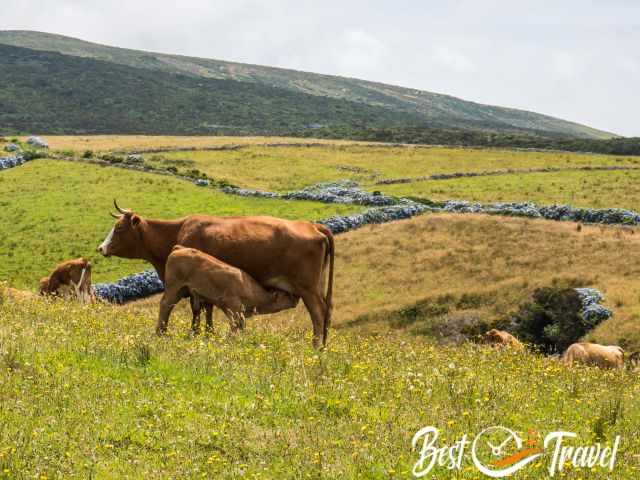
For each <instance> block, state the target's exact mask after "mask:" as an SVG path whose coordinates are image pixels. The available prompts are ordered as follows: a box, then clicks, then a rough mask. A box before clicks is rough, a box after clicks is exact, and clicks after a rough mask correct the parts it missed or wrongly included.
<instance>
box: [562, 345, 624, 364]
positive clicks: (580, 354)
mask: <svg viewBox="0 0 640 480" xmlns="http://www.w3.org/2000/svg"><path fill="white" fill-rule="evenodd" d="M562 359H563V361H564V364H565V365H566V366H568V367H570V366H572V365H573V364H574V363H584V364H586V365H594V366H597V367H601V368H623V367H624V350H623V349H622V348H620V347H618V346H616V345H598V344H597V343H574V344H572V345H571V346H570V347H569V348H567V351H566V352H564V355H563V356H562Z"/></svg>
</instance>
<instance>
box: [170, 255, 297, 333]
mask: <svg viewBox="0 0 640 480" xmlns="http://www.w3.org/2000/svg"><path fill="white" fill-rule="evenodd" d="M164 281H165V291H164V295H163V296H162V299H161V300H160V314H159V316H158V325H157V331H158V333H162V332H164V331H166V329H167V324H168V322H169V316H170V315H171V311H172V310H173V307H174V306H175V305H176V304H177V303H178V302H179V301H180V300H181V299H182V298H186V297H191V299H192V306H194V307H195V308H196V309H199V308H200V304H201V303H207V304H210V305H213V306H214V307H218V308H219V309H221V310H222V311H223V312H224V314H225V315H226V316H227V318H228V319H229V322H230V324H231V330H232V331H233V332H236V331H237V330H238V329H240V330H242V329H244V321H245V319H246V318H249V317H251V316H253V315H255V314H265V313H275V312H279V311H281V310H286V309H288V308H293V307H295V306H296V305H297V303H298V301H299V300H300V297H298V296H295V295H291V294H290V293H288V292H285V291H283V290H275V289H266V288H264V287H262V286H261V285H260V284H259V283H258V282H256V281H255V280H254V279H253V278H252V277H251V276H250V275H249V274H248V273H246V272H244V271H243V270H240V269H239V268H236V267H233V266H231V265H229V264H228V263H225V262H222V261H220V260H218V259H217V258H215V257H212V256H211V255H208V254H206V253H203V252H201V251H200V250H196V249H195V248H187V247H183V246H181V245H176V246H175V247H173V249H172V250H171V254H170V255H169V258H168V259H167V264H166V266H165V277H164Z"/></svg>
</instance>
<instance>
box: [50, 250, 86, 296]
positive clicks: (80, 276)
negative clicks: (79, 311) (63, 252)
mask: <svg viewBox="0 0 640 480" xmlns="http://www.w3.org/2000/svg"><path fill="white" fill-rule="evenodd" d="M40 295H59V296H66V295H71V296H74V297H76V298H77V299H78V300H80V301H82V302H89V301H90V300H91V263H89V261H88V260H86V259H84V258H76V259H75V260H67V261H66V262H63V263H61V264H59V265H58V266H57V267H56V269H55V270H54V271H53V273H52V274H51V275H49V276H48V277H44V278H43V279H41V280H40Z"/></svg>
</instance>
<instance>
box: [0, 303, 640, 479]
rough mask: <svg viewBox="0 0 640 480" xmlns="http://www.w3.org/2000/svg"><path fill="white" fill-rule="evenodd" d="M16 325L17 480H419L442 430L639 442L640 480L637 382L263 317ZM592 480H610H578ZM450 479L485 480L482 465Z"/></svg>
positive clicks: (9, 433)
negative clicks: (426, 452) (490, 429)
mask: <svg viewBox="0 0 640 480" xmlns="http://www.w3.org/2000/svg"><path fill="white" fill-rule="evenodd" d="M0 318H2V322H1V323H0V345H2V349H3V350H2V351H3V352H5V351H9V350H11V351H14V352H17V353H16V354H15V355H14V357H17V358H18V360H11V368H7V367H6V365H3V368H1V369H0V397H1V399H2V403H1V404H0V405H1V407H0V408H1V412H2V416H1V421H0V477H2V478H125V477H129V478H196V477H198V478H201V477H204V478H240V477H246V478H296V479H298V478H336V479H338V478H347V479H362V478H379V479H386V478H409V477H410V471H411V468H412V466H413V463H414V462H415V461H416V460H417V452H414V451H412V449H411V445H410V444H411V438H412V436H413V434H414V433H415V432H416V431H417V430H418V429H419V428H421V427H423V426H426V425H434V426H437V427H439V428H440V429H441V430H442V432H443V438H442V442H453V441H455V440H457V439H458V438H459V437H460V436H462V435H463V434H464V433H469V434H470V435H473V434H475V433H478V432H479V431H480V430H481V429H483V428H485V427H486V426H490V425H505V426H508V427H510V428H513V429H515V430H516V431H518V432H520V433H521V434H523V435H526V433H527V432H528V431H530V430H531V429H533V430H536V431H537V432H540V434H541V435H542V434H545V433H546V432H548V431H551V430H558V429H565V430H569V431H574V432H576V433H578V434H579V435H580V440H581V441H582V442H583V443H591V442H593V441H595V439H596V438H600V439H604V440H605V441H608V442H610V441H611V440H612V438H613V437H614V436H615V435H622V437H623V443H622V450H621V452H620V454H619V458H618V465H617V468H616V470H615V471H614V474H615V478H635V475H636V472H637V460H636V459H635V457H634V453H635V452H637V451H638V448H640V440H639V439H638V437H637V435H636V433H637V425H638V422H639V421H640V404H639V403H638V402H637V401H636V400H635V399H636V398H637V396H638V394H640V383H638V381H637V379H636V377H635V376H634V375H631V374H627V373H620V372H605V371H600V370H596V369H590V368H578V369H575V370H571V371H567V370H565V369H564V368H563V367H561V365H560V364H559V363H558V362H556V361H554V360H551V359H547V358H544V357H541V356H538V355H534V354H529V353H522V354H521V353H510V352H496V351H494V350H493V349H491V348H485V347H478V346H474V345H471V344H467V345H464V346H462V347H457V348H450V347H441V346H436V345H434V344H431V343H428V342H424V341H421V340H418V339H411V338H408V337H406V336H404V335H394V334H391V335H386V336H382V337H379V338H375V339H374V338H364V337H360V336H358V335H356V334H354V333H349V332H344V331H339V332H333V334H332V337H331V342H330V346H329V349H328V351H326V352H323V353H318V352H315V351H313V350H312V349H311V348H310V341H309V329H304V330H300V329H298V328H295V327H294V328H281V327H279V328H275V327H273V326H272V325H271V324H270V323H269V322H268V321H264V319H262V320H261V319H260V318H256V319H254V320H252V321H250V322H249V326H248V330H247V331H246V332H245V333H243V334H242V335H240V336H237V337H234V336H230V335H229V334H228V332H227V330H226V325H224V323H225V322H221V325H223V326H218V327H217V328H218V331H217V332H216V333H215V334H214V335H213V336H209V337H205V336H202V337H198V338H193V337H192V336H190V335H189V334H188V333H187V332H188V328H189V316H188V315H187V314H186V312H184V311H182V312H178V313H177V314H176V316H175V318H174V321H173V322H172V325H171V329H170V335H169V336H168V337H165V338H158V337H156V336H155V335H154V334H153V333H152V332H153V323H154V319H155V308H152V309H149V310H147V309H145V308H140V307H139V306H138V307H136V308H121V307H120V308H119V307H111V306H101V305H92V306H77V305H70V304H67V303H63V302H43V301H39V300H36V301H32V302H23V303H14V302H13V301H12V300H5V301H4V302H3V304H2V306H0ZM143 351H144V352H146V353H142V352H143ZM3 358H6V355H5V357H3ZM575 385H578V388H575V387H574V386H575ZM612 405H613V407H612ZM612 409H613V410H612ZM616 412H624V414H618V413H616ZM546 475H547V474H546V470H544V468H543V467H541V466H539V467H535V466H532V467H531V468H530V469H527V470H526V473H524V474H522V475H519V476H518V478H547V476H546ZM581 476H582V478H604V475H601V474H600V472H597V471H594V472H589V471H587V472H569V474H568V475H567V476H566V477H564V478H576V479H577V478H580V477H581ZM434 478H469V479H471V478H480V477H479V474H478V473H477V472H476V471H475V470H474V469H472V468H471V466H470V464H469V463H466V464H465V465H464V469H463V470H462V471H461V472H459V473H455V472H450V471H448V470H446V469H437V470H435V471H434Z"/></svg>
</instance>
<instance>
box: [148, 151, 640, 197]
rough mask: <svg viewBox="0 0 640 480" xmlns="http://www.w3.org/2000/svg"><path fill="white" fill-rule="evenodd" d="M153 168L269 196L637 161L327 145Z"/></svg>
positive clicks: (200, 155) (212, 155) (188, 157)
mask: <svg viewBox="0 0 640 480" xmlns="http://www.w3.org/2000/svg"><path fill="white" fill-rule="evenodd" d="M145 161H147V162H148V163H150V164H152V165H154V166H165V167H166V166H177V167H178V168H179V169H180V168H184V169H190V168H197V169H199V170H201V171H203V172H205V173H206V174H208V175H209V176H211V177H212V178H215V179H224V180H227V181H229V182H231V183H234V184H237V185H239V186H242V187H248V188H257V189H264V190H274V191H287V190H294V189H299V188H302V187H305V186H308V185H311V184H313V183H318V182H324V181H334V180H341V179H352V180H355V181H358V182H360V183H362V184H364V185H367V186H371V188H374V189H378V190H380V189H383V190H384V189H385V188H388V187H387V186H377V185H376V186H374V184H375V182H376V181H378V180H382V179H388V178H398V177H420V176H424V175H434V174H441V173H455V172H484V171H492V170H506V169H518V170H521V169H536V168H547V167H555V168H576V167H584V166H593V165H598V166H614V165H615V166H638V164H639V162H640V159H638V158H636V157H616V156H612V155H591V154H576V153H558V152H524V151H508V150H488V149H484V150H483V149H464V148H446V147H393V146H385V145H326V146H312V147H292V146H281V147H272V146H270V147H265V146H257V145H256V146H247V147H243V148H240V149H237V150H231V151H229V150H224V151H207V150H200V151H176V152H163V153H161V154H155V155H154V154H147V155H145Z"/></svg>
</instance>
